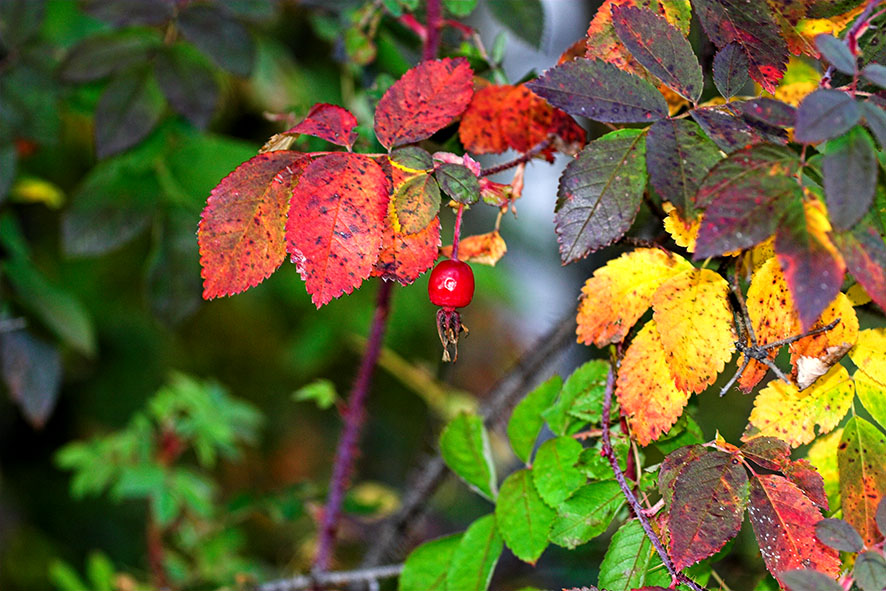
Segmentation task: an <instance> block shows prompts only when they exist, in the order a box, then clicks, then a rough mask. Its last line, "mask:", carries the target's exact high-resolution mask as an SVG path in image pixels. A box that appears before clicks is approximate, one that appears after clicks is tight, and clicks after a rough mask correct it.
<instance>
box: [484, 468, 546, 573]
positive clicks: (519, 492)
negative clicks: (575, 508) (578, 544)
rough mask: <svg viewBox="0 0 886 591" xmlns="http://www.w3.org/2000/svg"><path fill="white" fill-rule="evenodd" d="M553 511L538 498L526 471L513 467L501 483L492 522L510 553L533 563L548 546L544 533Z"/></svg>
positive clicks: (529, 474)
mask: <svg viewBox="0 0 886 591" xmlns="http://www.w3.org/2000/svg"><path fill="white" fill-rule="evenodd" d="M556 517H557V514H556V513H555V512H554V510H553V509H551V508H550V507H548V506H547V505H546V504H545V502H544V501H543V500H542V499H541V497H540V496H539V494H538V492H537V491H536V490H535V487H534V486H533V484H532V473H531V472H530V471H529V470H526V469H523V470H517V471H516V472H514V473H512V474H511V475H510V476H508V477H507V478H506V479H505V481H504V482H503V483H502V485H501V492H500V493H499V496H498V501H497V502H496V504H495V521H496V523H497V524H498V530H499V531H500V532H501V535H502V537H504V540H505V544H507V546H508V548H510V549H511V552H513V553H514V555H515V556H516V557H517V558H519V559H520V560H522V561H524V562H528V563H530V564H535V562H536V561H537V560H538V557H539V556H541V553H542V552H544V550H545V548H547V546H548V532H550V530H551V526H552V525H553V523H554V519H555V518H556Z"/></svg>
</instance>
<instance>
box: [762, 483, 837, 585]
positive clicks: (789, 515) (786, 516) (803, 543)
mask: <svg viewBox="0 0 886 591" xmlns="http://www.w3.org/2000/svg"><path fill="white" fill-rule="evenodd" d="M748 510H749V513H750V517H751V525H752V526H753V528H754V535H755V536H756V538H757V543H758V544H759V546H760V551H761V552H762V554H763V561H764V562H765V563H766V568H767V569H769V572H770V573H772V575H773V576H774V577H775V578H776V579H777V578H778V577H779V574H780V573H781V572H782V571H786V570H793V569H800V568H812V569H815V570H817V571H821V572H823V573H825V574H828V575H831V576H834V577H836V576H837V574H838V573H839V572H840V556H839V554H838V553H837V551H836V550H833V549H832V548H828V547H827V546H825V545H824V544H822V543H821V542H820V541H819V540H818V538H816V537H815V524H816V523H818V522H819V521H821V519H822V517H821V513H819V510H818V509H817V508H816V507H815V505H814V504H813V503H812V501H810V500H809V499H808V498H807V497H806V495H804V494H803V491H801V490H800V488H799V487H797V486H796V485H795V484H793V483H792V482H790V481H788V480H787V479H786V478H784V477H783V476H779V475H777V474H760V475H757V474H755V475H753V476H752V477H751V502H750V507H749V509H748Z"/></svg>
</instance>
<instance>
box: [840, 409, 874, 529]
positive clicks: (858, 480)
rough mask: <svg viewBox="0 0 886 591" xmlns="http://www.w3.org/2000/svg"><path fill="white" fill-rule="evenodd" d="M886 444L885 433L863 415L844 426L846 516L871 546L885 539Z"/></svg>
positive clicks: (843, 497) (842, 456)
mask: <svg viewBox="0 0 886 591" xmlns="http://www.w3.org/2000/svg"><path fill="white" fill-rule="evenodd" d="M883 458H886V443H884V437H883V434H882V433H881V432H880V430H878V429H877V428H876V427H874V426H873V425H871V424H870V423H869V422H867V421H866V420H864V419H863V418H861V417H857V416H856V417H852V418H851V419H849V422H848V423H847V424H846V426H845V427H844V428H843V437H842V438H841V439H840V445H839V446H838V448H837V466H838V469H839V471H840V502H841V504H842V509H843V519H845V520H846V521H847V522H849V525H851V526H852V527H854V528H855V531H857V532H858V533H860V534H861V537H862V538H863V539H864V541H865V544H866V545H868V546H870V545H872V544H875V543H876V542H877V541H879V540H881V539H882V536H881V534H880V532H879V528H878V527H877V523H876V517H875V516H876V513H877V503H878V502H879V500H880V499H881V498H883V497H884V496H886V465H884V463H883V461H882V459H883Z"/></svg>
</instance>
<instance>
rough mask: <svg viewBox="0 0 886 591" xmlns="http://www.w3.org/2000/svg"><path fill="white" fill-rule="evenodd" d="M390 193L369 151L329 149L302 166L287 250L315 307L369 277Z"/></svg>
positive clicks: (386, 178) (290, 214)
mask: <svg viewBox="0 0 886 591" xmlns="http://www.w3.org/2000/svg"><path fill="white" fill-rule="evenodd" d="M390 194H391V187H390V180H389V179H388V177H387V175H385V173H384V171H383V170H382V168H381V166H379V165H378V164H377V163H376V161H375V160H373V159H372V158H371V157H368V156H363V155H361V154H349V153H333V154H329V155H327V156H322V157H320V158H317V159H316V160H314V161H313V162H311V163H310V164H309V165H308V166H307V168H305V171H304V172H303V173H302V176H301V179H300V181H299V183H298V184H297V185H296V187H295V190H294V191H293V193H292V199H291V201H290V207H289V217H288V218H287V220H286V249H287V251H288V252H289V254H290V255H291V257H292V261H293V262H294V263H295V265H296V269H297V270H298V273H299V275H301V277H302V279H303V280H304V282H305V287H306V288H307V291H308V293H309V294H311V301H312V302H314V305H315V306H317V307H318V308H319V307H320V306H322V305H324V304H327V303H329V302H330V301H331V300H332V299H333V298H337V297H338V296H340V295H342V294H343V293H351V292H352V291H353V290H354V288H356V287H358V286H359V285H360V284H361V283H362V282H363V280H364V279H366V278H367V277H369V274H370V273H371V271H372V268H373V265H374V264H375V262H376V261H377V260H378V255H379V249H380V248H381V246H382V239H383V236H384V227H385V216H386V215H387V212H388V201H389V196H390Z"/></svg>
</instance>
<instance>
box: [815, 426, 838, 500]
mask: <svg viewBox="0 0 886 591" xmlns="http://www.w3.org/2000/svg"><path fill="white" fill-rule="evenodd" d="M842 437H843V428H842V427H840V428H839V429H834V430H833V431H831V432H830V433H828V434H827V435H825V436H824V437H819V438H817V439H816V440H815V443H813V444H812V445H811V446H810V447H809V451H808V452H806V459H808V460H809V463H810V464H812V465H813V466H815V469H816V470H818V473H819V474H821V477H822V479H823V480H824V493H825V495H827V497H828V506H829V507H839V506H840V473H839V471H838V468H837V446H838V445H840V438H842Z"/></svg>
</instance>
